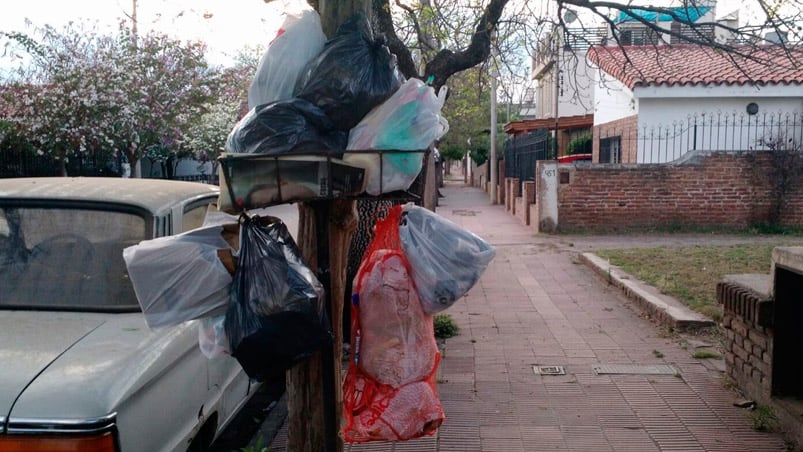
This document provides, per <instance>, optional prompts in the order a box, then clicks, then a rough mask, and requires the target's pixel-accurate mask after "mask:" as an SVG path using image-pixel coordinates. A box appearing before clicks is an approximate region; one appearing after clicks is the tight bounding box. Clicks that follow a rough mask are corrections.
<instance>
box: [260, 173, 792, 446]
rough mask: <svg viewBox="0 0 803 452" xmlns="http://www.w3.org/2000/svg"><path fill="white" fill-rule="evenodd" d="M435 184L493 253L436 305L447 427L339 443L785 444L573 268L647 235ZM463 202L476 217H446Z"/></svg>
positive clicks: (718, 375) (444, 208)
mask: <svg viewBox="0 0 803 452" xmlns="http://www.w3.org/2000/svg"><path fill="white" fill-rule="evenodd" d="M442 191H443V192H444V194H445V195H446V198H443V199H441V201H442V205H441V207H439V209H438V213H439V214H441V215H443V216H444V217H445V218H447V219H449V220H451V221H454V222H455V223H457V224H459V225H462V226H463V227H465V228H467V229H469V230H471V231H473V232H475V233H477V234H479V235H480V236H481V237H484V238H486V239H487V240H488V241H489V242H490V243H491V244H493V245H494V246H495V247H496V251H497V256H496V259H495V260H494V261H492V262H491V264H490V265H489V267H488V269H487V270H486V272H485V273H484V274H483V276H482V278H481V279H480V281H479V282H478V284H477V285H475V286H474V288H473V289H472V290H471V291H470V292H469V293H468V294H467V295H466V296H465V297H463V298H461V299H460V300H458V302H457V303H455V304H454V305H453V306H452V307H450V308H449V309H448V310H447V311H446V313H448V314H450V315H452V317H453V318H454V320H455V321H456V322H457V323H458V325H459V326H460V328H461V330H460V334H459V335H458V336H456V337H454V338H452V339H449V340H447V341H446V346H445V352H444V354H443V360H442V363H441V369H440V373H439V378H440V384H439V393H440V398H441V400H442V404H443V408H444V411H445V413H446V416H447V419H446V422H445V423H444V424H443V425H442V426H441V428H440V429H439V431H438V433H437V435H436V436H431V437H426V438H421V439H417V440H413V441H408V442H398V443H368V444H360V445H356V444H355V445H349V444H347V445H346V446H345V450H346V452H351V451H353V452H361V451H376V452H407V451H411V452H412V451H416V452H418V451H425V452H426V451H437V452H462V451H470V452H473V451H478V452H495V451H499V452H517V451H522V452H533V451H535V452H538V451H578V452H590V451H594V452H598V451H616V452H652V451H661V452H667V451H711V452H716V451H723V452H724V451H727V452H738V451H773V452H777V451H782V450H785V447H786V446H785V444H784V442H783V438H782V437H781V436H780V435H778V434H774V433H764V432H757V431H755V430H753V429H752V426H751V424H750V420H749V419H748V417H747V416H746V413H745V411H744V410H742V409H739V408H736V407H734V406H733V401H734V400H735V395H734V394H733V393H732V392H730V391H728V390H726V389H725V388H724V387H723V386H722V383H721V382H722V377H723V374H722V372H721V371H719V370H716V369H715V368H708V367H706V366H705V365H703V364H701V363H700V362H699V361H697V360H694V359H693V358H691V356H690V354H689V351H688V350H684V349H682V348H681V347H680V346H679V345H678V344H676V343H674V342H672V341H671V340H669V339H667V338H664V337H660V336H661V334H660V331H659V330H658V329H656V327H655V325H653V324H652V323H650V322H649V321H648V320H645V318H644V317H643V316H642V315H641V313H640V312H639V311H638V309H637V308H636V307H634V305H633V304H632V303H630V302H629V301H628V300H627V299H626V298H625V297H624V296H623V295H622V294H621V293H620V292H618V291H616V290H612V289H611V288H610V287H608V286H607V285H606V284H605V283H604V282H603V281H602V280H601V279H599V278H598V277H597V276H595V275H594V274H592V273H591V272H590V271H588V269H587V268H585V267H583V266H581V265H576V264H575V263H573V255H574V253H575V252H577V251H580V250H589V249H597V248H599V247H600V246H603V245H601V244H604V245H605V246H607V247H616V246H620V247H621V246H625V245H626V246H632V245H633V244H636V243H639V241H641V242H642V243H652V242H653V241H655V240H656V239H655V237H652V236H645V237H629V236H606V237H601V238H600V237H585V236H584V237H572V238H571V239H567V238H566V237H562V236H550V235H534V234H533V233H532V230H531V229H530V228H528V227H525V226H523V225H522V224H521V223H520V222H519V220H518V219H515V218H513V217H512V216H511V215H510V214H509V213H507V212H505V211H504V207H503V206H496V205H490V204H489V203H488V196H487V194H485V193H484V192H481V191H480V190H477V189H473V188H463V187H457V186H454V185H450V184H447V185H446V187H444V188H443V189H442ZM461 209H463V210H465V209H470V210H472V211H474V212H476V214H475V216H462V215H456V214H454V211H457V210H461ZM673 240H674V241H675V242H677V241H678V240H679V239H673ZM569 242H572V243H574V245H575V246H573V247H568V246H567V245H566V244H567V243H569ZM675 242H673V243H675ZM656 351H659V352H661V353H662V354H663V358H657V357H656V354H655V352H656ZM595 364H640V365H643V364H672V365H673V366H676V368H678V369H679V370H680V374H681V377H682V378H678V377H676V376H673V375H667V376H656V375H649V376H644V375H596V374H594V373H593V371H592V370H591V366H592V365H595ZM533 365H541V366H546V365H560V366H564V367H565V369H566V373H567V374H566V375H561V376H541V375H536V374H535V373H533V371H532V366H533ZM286 435H287V432H286V429H285V428H284V427H283V428H282V429H280V430H279V432H278V433H277V435H276V438H274V440H273V442H272V443H271V449H270V450H271V451H272V452H277V451H285V450H286Z"/></svg>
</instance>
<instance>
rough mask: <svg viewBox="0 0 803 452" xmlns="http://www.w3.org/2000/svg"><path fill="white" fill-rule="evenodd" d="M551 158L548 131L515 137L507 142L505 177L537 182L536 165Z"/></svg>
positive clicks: (539, 130)
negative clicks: (539, 161)
mask: <svg viewBox="0 0 803 452" xmlns="http://www.w3.org/2000/svg"><path fill="white" fill-rule="evenodd" d="M549 156H550V154H549V132H548V131H547V129H538V130H534V131H532V132H529V133H526V134H519V135H514V136H513V137H511V138H508V139H507V140H506V141H505V177H517V178H518V179H519V181H520V182H524V181H528V180H530V181H531V180H535V163H536V162H537V161H538V160H546V159H548V158H549Z"/></svg>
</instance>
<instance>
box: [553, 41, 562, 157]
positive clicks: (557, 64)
mask: <svg viewBox="0 0 803 452" xmlns="http://www.w3.org/2000/svg"><path fill="white" fill-rule="evenodd" d="M560 52H561V43H560V30H558V32H557V33H555V71H554V72H555V137H554V141H553V142H552V148H553V152H554V154H553V157H554V158H555V160H557V159H558V121H559V115H558V105H559V104H560V72H561V70H560Z"/></svg>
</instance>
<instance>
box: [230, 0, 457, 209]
mask: <svg viewBox="0 0 803 452" xmlns="http://www.w3.org/2000/svg"><path fill="white" fill-rule="evenodd" d="M293 9H294V11H289V12H287V13H286V15H285V20H284V22H283V24H282V26H281V28H280V30H279V32H278V33H277V35H276V37H275V38H274V39H273V40H272V41H271V42H270V44H269V45H268V47H267V49H266V50H265V53H264V55H263V56H262V59H261V60H260V64H259V67H258V69H257V73H256V75H255V77H254V79H253V81H252V83H251V86H250V88H249V94H248V101H249V108H250V111H249V112H248V114H246V115H245V116H244V117H243V118H242V119H241V120H240V121H239V122H238V123H237V124H236V125H235V126H234V127H233V129H232V131H231V133H230V134H229V136H228V138H227V140H226V153H225V154H224V155H223V156H222V157H221V159H220V160H221V165H220V179H221V184H220V185H221V194H220V201H219V203H218V205H219V207H220V209H222V210H224V211H227V212H230V213H237V212H241V211H243V210H249V209H255V208H260V207H266V206H269V205H272V204H278V203H284V202H293V201H301V200H309V199H314V198H331V197H340V196H354V195H359V194H361V193H365V192H367V193H368V194H370V195H380V194H383V193H389V192H394V191H399V190H402V191H403V190H407V189H409V187H410V186H411V185H412V183H413V182H414V181H415V179H416V177H417V176H418V174H419V173H420V172H421V168H422V164H423V158H424V156H425V151H426V149H428V148H429V146H430V145H431V144H432V143H433V142H434V141H435V140H437V139H439V138H441V137H442V136H443V135H444V134H445V133H446V132H447V131H448V130H449V124H448V122H447V121H446V120H445V119H444V118H443V117H442V116H441V115H440V110H441V108H442V107H443V103H444V101H445V98H446V88H445V87H443V88H441V91H440V92H439V93H437V94H436V93H435V91H434V90H433V89H432V87H430V86H429V85H428V84H427V83H424V82H423V81H421V80H417V79H410V80H405V79H404V76H402V74H401V73H400V72H399V69H398V65H397V63H396V57H395V56H394V55H393V54H392V53H391V52H390V50H389V49H388V47H387V46H386V45H385V43H384V38H383V37H381V36H375V35H374V33H373V31H372V30H371V27H370V24H369V23H368V20H367V19H366V17H365V15H364V14H362V13H358V14H356V15H354V16H353V17H352V18H350V19H349V20H347V21H346V22H344V23H343V24H342V25H341V26H340V27H339V28H338V30H337V32H336V33H335V35H334V36H332V37H331V38H330V39H328V40H324V39H323V38H322V37H323V32H322V30H321V24H320V18H319V17H318V15H317V13H316V12H315V11H314V10H312V9H311V8H310V7H309V6H308V5H307V4H306V2H303V1H299V3H298V5H296V6H295V8H293ZM291 87H292V88H291ZM346 151H348V152H346ZM382 151H386V152H382ZM344 153H345V154H344ZM240 159H245V160H247V161H248V162H249V163H251V162H254V161H255V160H256V161H257V162H258V163H257V164H256V165H250V164H248V163H246V164H238V162H237V161H238V160H240ZM299 161H303V162H305V163H306V164H309V162H310V161H312V162H316V163H317V164H318V165H319V169H318V170H317V171H308V172H293V173H289V174H288V173H287V172H286V171H283V170H282V168H281V166H282V165H284V166H291V167H293V165H294V164H295V163H296V162H299ZM255 168H258V170H255ZM329 174H332V176H331V177H327V175H329Z"/></svg>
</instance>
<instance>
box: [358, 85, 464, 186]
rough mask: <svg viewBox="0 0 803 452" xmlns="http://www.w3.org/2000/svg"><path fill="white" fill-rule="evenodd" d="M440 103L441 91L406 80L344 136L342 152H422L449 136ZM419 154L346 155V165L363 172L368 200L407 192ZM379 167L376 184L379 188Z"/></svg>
mask: <svg viewBox="0 0 803 452" xmlns="http://www.w3.org/2000/svg"><path fill="white" fill-rule="evenodd" d="M445 100H446V87H445V86H444V87H442V88H441V90H440V92H438V94H437V96H436V95H435V90H434V89H432V87H430V86H428V85H426V84H425V83H424V82H422V81H421V80H418V79H415V78H411V79H409V80H407V81H406V82H405V83H404V84H403V85H402V86H401V88H399V90H398V91H396V93H394V94H393V96H391V98H390V99H388V100H386V101H385V102H384V103H382V104H381V105H380V106H378V107H376V108H374V109H373V110H371V112H370V113H368V115H366V116H365V118H363V119H362V121H360V123H359V124H357V126H356V127H354V128H353V129H351V131H350V132H349V142H348V145H347V147H346V149H347V150H366V149H372V150H403V151H421V150H425V149H427V148H428V147H429V145H430V144H432V142H433V141H435V140H437V139H439V138H441V137H442V136H443V135H444V134H445V133H446V132H448V131H449V122H448V121H446V119H445V118H444V117H443V116H441V114H440V111H441V108H442V107H443V103H444V101H445ZM423 156H424V154H423V153H422V152H415V153H409V154H408V153H386V154H384V155H382V157H381V160H380V156H379V155H378V154H376V153H358V152H352V153H349V152H346V154H345V155H344V156H343V160H344V161H345V162H346V163H349V164H352V165H356V166H360V167H362V168H364V169H365V176H366V189H365V191H366V192H367V193H368V194H370V195H378V194H380V193H388V192H392V191H396V190H407V189H408V188H409V187H410V185H411V184H412V183H413V181H415V178H416V177H417V176H418V173H419V172H421V167H422V163H423ZM380 164H381V165H382V171H381V173H382V180H381V187H380V176H379V174H380Z"/></svg>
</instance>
